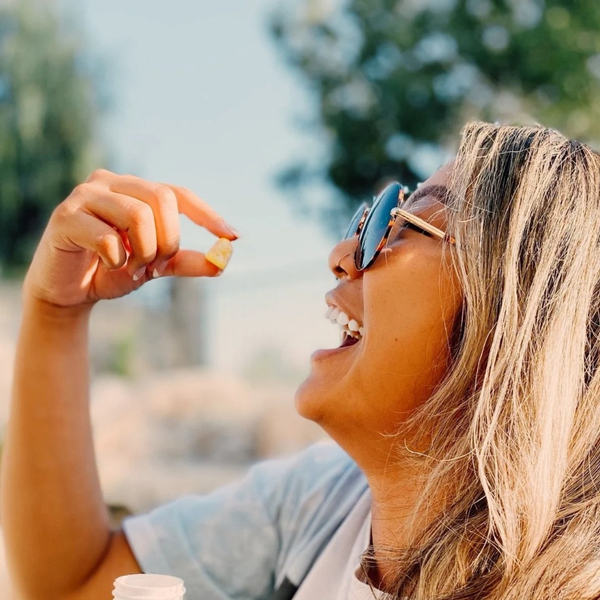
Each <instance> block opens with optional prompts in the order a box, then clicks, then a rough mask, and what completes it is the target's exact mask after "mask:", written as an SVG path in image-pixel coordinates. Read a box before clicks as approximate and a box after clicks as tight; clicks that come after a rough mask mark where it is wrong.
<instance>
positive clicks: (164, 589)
mask: <svg viewBox="0 0 600 600" xmlns="http://www.w3.org/2000/svg"><path fill="white" fill-rule="evenodd" d="M114 586H115V587H114V589H113V594H112V595H113V598H114V600H183V596H184V594H185V587H183V579H180V578H179V577H173V576H172V575H159V574H158V573H137V574H135V575H122V576H121V577H117V578H116V579H115V584H114Z"/></svg>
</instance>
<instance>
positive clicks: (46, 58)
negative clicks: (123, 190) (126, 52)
mask: <svg viewBox="0 0 600 600" xmlns="http://www.w3.org/2000/svg"><path fill="white" fill-rule="evenodd" d="M86 60H87V59H86V56H85V54H84V52H83V50H82V45H81V43H80V41H79V40H78V38H77V37H76V36H75V35H74V33H73V31H72V29H70V28H69V29H67V28H66V27H64V26H61V23H60V21H59V19H58V16H57V13H56V7H55V4H54V3H53V2H50V1H41V0H38V1H35V0H19V1H18V2H14V3H12V2H9V3H3V6H2V7H0V266H2V267H3V271H4V274H7V273H10V272H11V269H16V270H17V271H18V270H19V269H20V270H22V269H23V267H24V266H25V265H27V264H28V263H29V262H30V260H31V257H32V255H33V252H34V251H35V247H36V245H37V241H38V240H39V237H40V235H41V232H42V230H43V228H44V227H45V225H46V223H47V220H48V218H49V217H50V214H51V213H52V210H53V209H54V207H55V206H56V205H57V204H59V203H60V202H61V201H62V200H64V198H66V197H67V196H68V194H69V193H70V192H71V190H72V189H73V188H74V187H75V185H76V184H77V183H79V182H80V181H82V180H83V179H85V177H86V176H87V174H89V172H90V171H91V170H92V167H93V166H95V165H97V164H98V162H99V160H98V159H99V156H98V155H99V151H98V148H97V146H96V145H95V144H94V141H93V132H94V125H95V117H96V114H97V112H98V109H99V107H98V105H97V99H96V96H97V94H96V91H95V89H94V86H93V77H92V74H91V73H90V72H89V71H90V65H89V64H86Z"/></svg>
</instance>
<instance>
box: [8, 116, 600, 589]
mask: <svg viewBox="0 0 600 600" xmlns="http://www.w3.org/2000/svg"><path fill="white" fill-rule="evenodd" d="M401 200H402V191H401V188H400V186H398V185H394V184H392V185H391V186H389V187H388V188H386V190H385V191H384V193H383V194H382V195H381V196H380V197H379V199H378V202H377V203H376V204H375V205H374V206H373V208H372V209H371V211H370V212H369V213H368V214H367V220H366V221H364V220H363V219H362V217H363V216H364V214H363V211H362V210H360V211H359V212H358V214H357V215H356V218H355V220H354V222H353V223H352V224H351V227H350V228H349V231H348V234H347V236H346V238H345V239H343V240H342V241H340V242H339V243H338V244H337V245H336V246H335V247H334V248H333V250H332V252H331V255H330V257H329V264H330V268H331V270H332V272H333V273H334V274H335V275H336V278H337V279H338V284H337V286H336V287H335V289H333V290H332V291H330V292H329V293H328V294H327V296H326V302H327V304H328V305H329V306H330V307H333V308H332V309H331V311H334V312H333V314H334V316H336V315H337V316H336V320H338V321H339V322H340V323H341V324H342V325H343V326H344V324H345V323H347V330H348V331H353V334H352V335H353V336H355V337H353V338H352V340H349V339H348V338H347V339H346V341H345V342H344V343H343V344H342V346H343V347H340V348H339V349H332V350H320V351H317V352H315V353H314V354H313V355H312V356H311V373H310V375H309V376H308V377H307V379H306V380H305V381H304V382H303V383H302V385H301V386H300V387H299V389H298V391H297V394H296V406H297V409H298V411H299V412H300V414H301V415H303V416H304V417H306V418H309V419H312V420H314V421H316V422H317V423H319V424H320V425H321V426H322V427H323V428H324V429H325V430H326V431H327V432H328V433H329V434H330V435H331V437H332V438H333V439H334V440H335V442H337V445H316V446H313V447H312V448H309V449H308V450H307V451H305V452H303V453H301V454H299V455H297V456H295V457H292V458H291V459H286V460H278V461H268V462H265V463H262V464H260V465H258V466H256V467H254V468H253V469H251V470H250V472H249V473H248V476H247V477H246V478H245V479H244V480H243V481H241V482H239V483H236V484H233V485H229V486H227V487H225V488H223V489H221V490H217V491H216V492H214V493H213V494H210V495H208V496H203V497H201V496H193V495H188V496H184V497H182V498H180V499H178V500H176V501H174V502H172V503H170V504H168V505H165V506H163V507H159V508H158V509H156V510H155V511H152V512H151V513H149V514H148V515H139V516H135V517H131V518H129V519H126V520H125V521H124V524H123V527H124V529H123V530H119V531H113V532H111V531H110V530H109V527H108V516H107V513H106V509H105V507H104V504H103V501H102V495H101V491H100V486H99V483H98V478H97V473H96V470H95V463H94V455H93V449H92V439H91V433H90V423H89V414H88V408H87V398H88V393H89V391H88V388H89V381H88V358H87V353H86V352H87V332H88V319H89V315H90V311H91V309H92V307H93V306H94V304H95V303H96V302H97V301H98V300H99V299H101V298H114V297H118V296H122V295H124V294H127V293H129V292H131V291H132V290H134V289H137V288H138V287H139V286H141V285H143V284H144V283H145V282H146V281H147V280H148V279H150V278H151V277H152V276H165V275H168V276H214V275H216V274H217V271H218V270H217V268H216V267H214V265H212V264H211V263H209V262H208V261H206V260H205V258H204V256H203V255H201V254H199V253H195V252H190V251H185V250H179V246H178V241H179V235H178V225H177V223H178V214H177V213H178V212H183V213H185V214H186V215H187V216H189V217H190V218H191V219H192V220H194V221H195V222H196V223H198V224H199V225H202V226H204V227H206V228H207V229H208V230H209V231H211V232H212V233H214V234H215V235H217V236H221V237H227V238H228V239H231V240H233V239H235V237H236V234H235V232H234V231H232V230H229V229H228V228H227V225H226V224H225V223H224V222H223V221H222V220H221V219H220V217H219V216H218V215H217V214H216V213H215V212H214V211H213V210H212V209H210V207H208V206H206V205H205V204H204V203H202V202H201V201H200V200H199V199H197V198H196V197H195V196H193V195H192V194H191V193H190V192H188V191H186V190H183V189H180V188H177V187H174V186H158V185H156V184H151V183H149V182H145V181H143V180H140V179H136V178H132V177H128V176H125V177H123V176H117V175H114V174H112V173H108V172H99V173H96V174H94V175H93V176H92V177H91V178H90V179H89V180H88V182H86V183H85V184H83V185H81V186H79V187H78V188H77V189H76V190H75V191H74V192H73V194H72V195H71V196H69V198H67V199H66V200H65V201H64V202H63V203H62V204H61V205H60V206H59V207H58V208H57V209H56V210H55V212H54V214H53V215H52V218H51V220H50V223H49V225H48V228H47V229H46V231H45V233H44V235H43V237H42V240H41V242H40V245H39V247H38V249H37V251H36V254H35V256H34V259H33V262H32V264H31V267H30V269H29V272H28V274H27V277H26V279H25V283H24V288H23V293H24V313H23V321H22V325H21V332H20V338H19V345H18V349H17V356H16V364H15V380H14V391H13V398H12V402H13V404H12V411H11V417H10V422H9V425H8V429H7V436H6V442H5V449H4V456H3V463H2V487H1V491H2V496H1V509H2V513H1V517H2V525H3V528H4V533H5V538H6V544H7V548H8V554H9V566H10V568H11V571H12V574H13V578H14V582H15V585H16V586H17V587H18V589H19V590H20V593H21V596H20V597H22V598H24V599H27V600H29V599H38V598H48V599H59V598H60V599H63V598H65V599H66V598H68V599H71V600H79V599H87V598H90V599H91V598H94V599H97V598H108V597H110V596H109V594H110V591H111V589H112V583H113V580H114V579H115V578H116V577H118V576H120V575H123V574H127V573H135V572H140V571H145V572H161V573H171V574H173V575H177V576H180V577H182V578H183V579H184V581H185V584H186V588H187V590H188V591H187V593H186V598H189V599H190V600H200V599H201V598H202V599H203V600H212V599H217V600H227V599H233V598H236V599H237V598H244V599H261V600H262V599H267V598H276V599H279V600H289V598H292V597H293V598H294V600H307V599H311V600H321V599H322V600H330V599H331V600H342V599H343V600H346V599H348V598H369V597H386V598H410V599H411V600H432V599H436V600H441V599H447V600H449V599H450V598H452V599H459V598H460V599H464V600H467V599H470V600H474V599H475V598H478V599H483V598H486V599H490V600H492V599H493V600H524V599H535V600H542V599H543V600H548V599H559V598H561V599H569V600H583V599H591V598H600V550H599V548H598V543H597V540H599V539H600V532H599V529H600V491H599V489H598V484H597V480H598V479H599V478H600V472H599V470H600V443H599V435H600V377H599V372H598V369H599V366H600V365H599V360H600V289H599V287H600V157H599V156H598V155H597V154H595V153H594V152H593V151H592V150H590V149H589V148H588V147H587V146H585V145H583V144H581V143H580V142H577V141H570V140H567V139H565V138H564V137H562V136H561V135H560V134H559V133H557V132H555V131H553V130H549V129H544V128H541V127H508V126H492V125H487V124H481V123H476V124H471V125H469V126H467V127H466V128H465V130H464V131H463V138H462V142H461V145H460V148H459V150H458V153H457V156H456V159H455V160H454V161H453V162H452V163H450V164H449V165H446V166H445V167H443V168H442V169H440V170H439V171H437V172H436V173H434V174H433V175H432V176H431V177H430V178H429V179H428V180H427V181H426V182H424V184H423V185H422V186H421V187H420V188H419V189H418V191H416V192H415V193H414V194H412V195H411V196H409V198H408V200H407V201H406V202H405V203H404V204H401V209H400V210H395V209H396V208H397V205H399V204H400V201H401ZM390 219H392V220H393V227H392V228H391V231H389V232H388V231H387V230H386V225H387V224H388V222H389V221H390ZM111 226H112V227H111ZM125 231H127V232H128V234H125V233H124V232H125ZM357 232H358V233H359V235H358V236H357V235H355V234H356V233H357ZM386 233H388V234H389V235H388V237H387V238H386V237H385V236H386ZM117 234H118V235H117ZM128 245H130V248H131V253H130V252H129V251H127V252H126V249H127V246H128ZM154 269H156V271H154ZM136 272H137V273H139V274H141V278H139V279H137V278H134V277H133V275H134V274H135V273H136ZM331 311H328V312H329V313H331ZM340 311H341V312H340ZM342 313H343V314H342ZM340 314H341V315H342V316H340ZM344 315H345V316H344ZM330 316H331V314H330ZM352 321H354V323H352ZM356 329H358V333H357V332H356V331H355V330H356ZM361 332H362V335H361ZM358 338H360V339H359V340H358V341H357V342H355V341H354V340H355V339H358ZM359 563H360V565H359ZM382 592H387V595H385V596H384V595H383V593H382Z"/></svg>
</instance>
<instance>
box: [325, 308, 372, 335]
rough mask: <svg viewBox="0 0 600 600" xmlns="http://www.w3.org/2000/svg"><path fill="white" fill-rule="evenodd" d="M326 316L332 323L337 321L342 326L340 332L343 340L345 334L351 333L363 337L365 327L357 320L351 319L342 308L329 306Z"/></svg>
mask: <svg viewBox="0 0 600 600" xmlns="http://www.w3.org/2000/svg"><path fill="white" fill-rule="evenodd" d="M325 318H326V319H329V320H330V321H331V322H332V323H337V324H338V325H339V326H340V333H341V335H342V340H343V338H344V334H348V335H351V336H352V337H355V338H357V339H359V340H360V339H362V337H363V333H364V328H363V327H362V326H361V325H359V324H358V322H357V321H355V320H354V319H351V318H350V317H349V316H348V315H347V314H346V313H345V312H344V311H343V310H340V309H339V308H338V307H337V306H329V307H328V308H327V312H326V313H325Z"/></svg>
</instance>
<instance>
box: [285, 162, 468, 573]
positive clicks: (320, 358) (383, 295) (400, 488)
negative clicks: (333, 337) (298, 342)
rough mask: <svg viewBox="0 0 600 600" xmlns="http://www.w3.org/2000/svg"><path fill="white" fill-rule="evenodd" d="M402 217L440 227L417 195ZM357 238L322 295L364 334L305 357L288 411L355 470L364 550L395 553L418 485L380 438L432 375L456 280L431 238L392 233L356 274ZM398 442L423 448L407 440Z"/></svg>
mask: <svg viewBox="0 0 600 600" xmlns="http://www.w3.org/2000/svg"><path fill="white" fill-rule="evenodd" d="M450 169H451V164H450V165H446V166H444V167H442V168H441V169H440V170H438V171H436V172H435V173H434V174H433V175H432V176H431V177H429V179H427V180H426V181H425V182H423V184H422V186H421V189H422V190H423V191H424V190H425V187H426V186H430V185H445V184H446V182H447V177H448V174H449V172H450ZM415 198H416V196H415ZM407 210H409V211H410V212H412V213H414V214H416V215H418V216H420V217H421V218H423V219H425V220H426V221H428V222H429V223H431V224H432V225H435V226H436V227H438V228H440V229H442V230H443V231H446V230H447V228H446V208H445V206H444V204H442V202H441V201H440V200H439V199H438V198H436V197H435V196H434V195H431V194H428V195H425V196H421V197H420V198H419V199H417V200H416V201H415V202H414V203H413V204H410V206H409V207H408V208H407ZM449 233H452V232H449ZM357 240H358V237H357V236H354V237H353V238H350V239H347V240H342V241H341V242H339V243H338V244H337V245H336V246H334V248H333V250H332V251H331V254H330V256H329V266H330V269H331V271H332V272H333V273H334V274H335V275H336V277H337V278H338V280H339V283H338V285H337V286H336V288H335V290H333V291H332V294H333V296H332V297H334V298H338V299H339V301H340V303H343V305H344V306H345V307H346V308H347V309H348V312H350V313H352V314H353V315H354V316H355V317H357V319H358V320H359V321H360V322H362V324H363V326H364V337H363V339H362V341H361V342H359V343H358V344H355V345H353V346H350V347H349V348H347V349H344V350H342V351H340V352H337V353H335V354H328V355H325V354H320V355H319V354H318V353H317V355H316V356H315V355H314V354H313V356H312V357H311V372H310V374H309V376H308V377H307V378H306V380H305V381H304V382H303V383H302V384H301V385H300V387H299V388H298V390H297V392H296V397H295V400H296V408H297V410H298V412H299V413H300V414H301V415H302V416H304V417H306V418H308V419H311V420H313V421H315V422H317V423H319V425H321V427H322V428H323V429H324V430H325V431H327V433H329V434H330V435H331V437H332V438H333V439H334V440H336V441H337V442H338V443H339V444H340V446H341V447H342V448H344V450H346V452H348V454H350V456H352V458H353V459H354V460H355V461H356V463H357V464H358V466H359V467H360V468H361V470H362V471H363V472H364V474H365V476H366V478H367V480H368V483H369V487H370V489H371V493H372V498H373V500H372V539H373V543H374V544H375V545H377V544H387V545H389V544H390V543H392V544H393V545H394V546H397V547H399V548H402V547H403V546H405V544H407V543H409V541H410V539H411V536H412V535H414V534H415V533H416V532H408V531H405V528H404V523H405V521H406V515H407V514H408V513H410V510H411V507H412V506H413V505H414V503H415V499H416V498H417V494H418V493H419V490H420V485H419V484H418V482H417V479H416V477H415V474H414V473H412V474H411V473H408V472H406V471H402V470H400V469H399V468H397V467H394V460H393V454H392V450H394V452H397V451H398V447H397V444H398V440H396V441H394V440H393V439H390V438H389V437H383V436H382V435H381V433H393V432H394V431H395V430H396V428H397V426H398V424H399V423H401V422H403V421H404V420H405V419H406V418H407V416H408V415H410V413H411V412H412V411H414V409H415V408H416V407H418V406H419V405H420V404H421V403H423V401H424V400H425V399H426V398H427V397H428V396H429V395H430V394H431V391H432V389H433V388H434V387H435V386H436V384H437V383H438V382H439V381H440V379H441V378H442V376H443V374H444V372H445V371H446V369H447V367H448V360H449V349H448V336H449V334H450V331H451V328H452V324H453V322H454V319H455V317H456V316H457V314H458V311H459V310H460V306H461V302H462V294H461V290H460V286H459V283H458V278H457V276H456V274H455V273H453V271H452V269H444V268H442V267H443V265H442V261H445V262H446V263H447V265H448V266H450V265H451V262H450V261H451V258H450V256H449V252H447V253H446V256H445V257H444V256H443V254H442V245H444V244H446V245H447V243H446V242H443V241H442V240H441V239H439V238H437V237H428V236H426V235H424V234H422V233H419V232H418V231H415V230H413V229H402V230H401V231H400V232H399V229H398V227H397V226H394V228H393V229H392V231H391V235H390V239H389V241H388V244H387V246H386V247H384V249H383V251H382V252H381V254H380V255H379V256H378V258H377V260H376V261H375V263H374V264H373V265H372V266H371V267H370V268H369V269H367V270H366V271H362V272H361V271H357V270H356V268H355V266H354V259H353V255H354V249H355V247H356V244H357ZM450 251H454V250H450ZM338 263H339V266H338ZM332 326H333V325H332ZM406 444H407V445H408V446H409V447H410V448H413V449H419V450H425V449H426V448H422V447H421V448H419V447H417V445H416V444H415V443H411V440H410V439H407V440H406ZM423 518H424V520H426V519H427V516H426V515H424V516H423ZM378 567H379V573H378V574H376V575H378V577H376V579H381V577H382V576H383V575H384V574H385V572H386V566H385V565H384V564H383V563H381V564H379V565H378Z"/></svg>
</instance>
